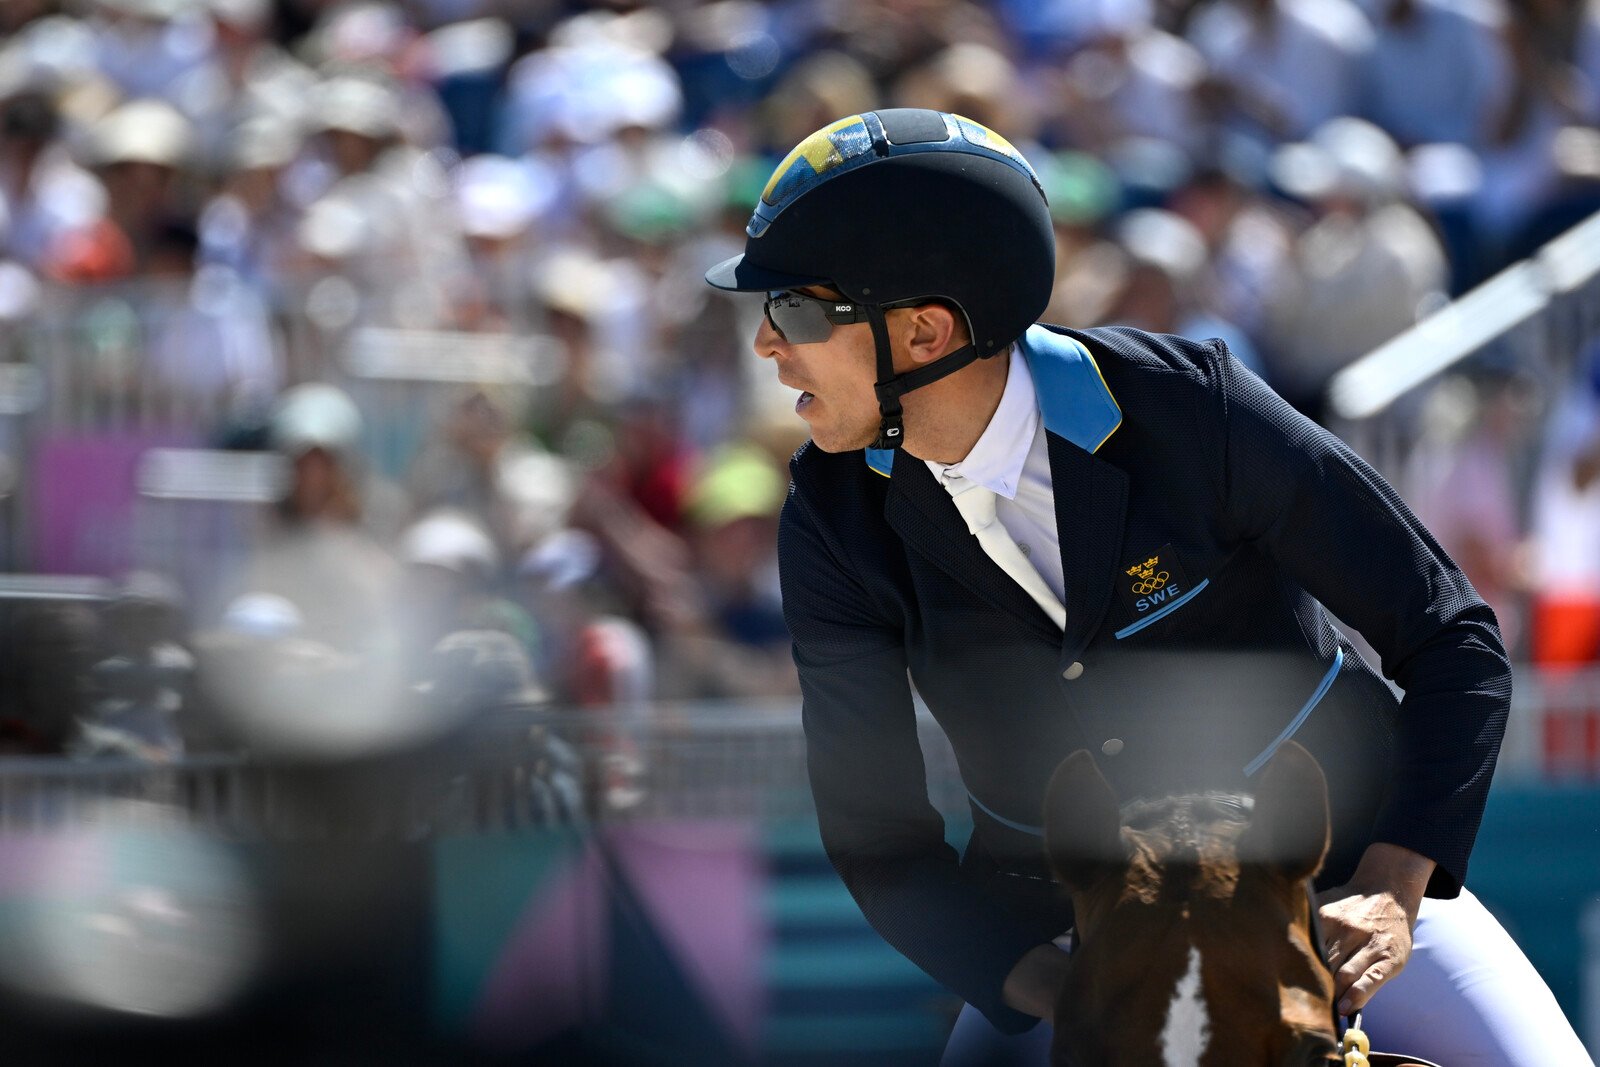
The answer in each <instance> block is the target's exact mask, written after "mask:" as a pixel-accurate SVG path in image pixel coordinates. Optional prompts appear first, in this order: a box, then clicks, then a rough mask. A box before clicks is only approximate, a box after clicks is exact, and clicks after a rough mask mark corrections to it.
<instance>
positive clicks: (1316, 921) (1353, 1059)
mask: <svg viewBox="0 0 1600 1067" xmlns="http://www.w3.org/2000/svg"><path fill="white" fill-rule="evenodd" d="M1306 911H1307V913H1308V915H1309V918H1310V920H1311V940H1312V943H1313V944H1315V945H1316V946H1317V959H1319V960H1321V961H1322V965H1323V966H1324V967H1326V968H1327V969H1328V973H1329V974H1330V975H1332V974H1333V973H1334V970H1333V962H1332V961H1331V960H1329V959H1328V948H1327V943H1326V942H1325V941H1324V940H1323V939H1322V921H1321V919H1320V918H1319V917H1318V915H1317V891H1316V887H1315V886H1313V885H1312V884H1311V879H1310V878H1307V879H1306ZM1332 1011H1333V1032H1334V1033H1335V1034H1337V1033H1338V1032H1339V1008H1338V1005H1334V1006H1333V1008H1332ZM1345 1022H1346V1025H1345V1029H1344V1039H1343V1042H1342V1043H1341V1044H1340V1046H1339V1047H1340V1050H1341V1052H1342V1055H1343V1059H1342V1060H1341V1061H1340V1062H1341V1063H1342V1064H1343V1067H1370V1064H1371V1061H1370V1060H1369V1059H1368V1058H1367V1057H1368V1056H1369V1055H1370V1054H1371V1053H1372V1043H1371V1042H1370V1041H1368V1040H1367V1035H1366V1033H1365V1032H1364V1031H1363V1030H1362V1029H1361V1013H1360V1012H1359V1011H1358V1012H1356V1013H1355V1014H1354V1015H1352V1016H1350V1017H1349V1018H1348V1019H1346V1020H1345Z"/></svg>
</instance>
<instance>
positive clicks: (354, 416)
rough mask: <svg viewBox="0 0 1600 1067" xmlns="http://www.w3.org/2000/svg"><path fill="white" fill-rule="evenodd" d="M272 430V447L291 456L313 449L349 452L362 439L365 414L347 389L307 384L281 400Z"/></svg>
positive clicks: (321, 383) (285, 395)
mask: <svg viewBox="0 0 1600 1067" xmlns="http://www.w3.org/2000/svg"><path fill="white" fill-rule="evenodd" d="M270 429H271V436H272V446H273V447H274V448H275V449H277V450H278V451H279V452H283V453H285V454H287V455H291V456H295V455H299V454H300V453H302V452H309V451H310V450H311V449H313V448H321V449H326V450H327V451H329V452H336V453H342V452H349V451H351V450H353V449H354V448H355V447H356V444H357V442H359V441H360V439H361V412H360V411H359V410H358V409H357V408H356V405H355V402H354V401H352V400H351V399H350V397H349V396H348V395H346V394H345V392H344V390H342V389H339V388H337V387H336V386H332V385H328V384H327V383H326V382H307V383H306V384H304V385H297V386H294V387H293V388H291V389H287V390H285V391H284V393H283V395H282V396H280V397H279V398H278V403H277V406H276V408H275V409H274V410H273V412H272V419H271V423H270Z"/></svg>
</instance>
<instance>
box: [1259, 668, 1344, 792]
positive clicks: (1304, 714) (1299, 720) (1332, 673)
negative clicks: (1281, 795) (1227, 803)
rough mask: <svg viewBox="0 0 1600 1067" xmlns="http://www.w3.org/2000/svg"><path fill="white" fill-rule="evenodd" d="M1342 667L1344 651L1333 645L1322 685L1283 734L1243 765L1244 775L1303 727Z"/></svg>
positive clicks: (1262, 762) (1261, 763)
mask: <svg viewBox="0 0 1600 1067" xmlns="http://www.w3.org/2000/svg"><path fill="white" fill-rule="evenodd" d="M1342 666H1344V649H1343V648H1341V647H1339V646H1338V645H1335V646H1334V648H1333V666H1331V667H1329V668H1328V673H1327V674H1324V675H1323V676H1322V684H1320V685H1318V686H1317V691H1316V692H1315V693H1312V694H1311V699H1310V700H1308V701H1306V706H1305V707H1303V708H1301V709H1300V714H1298V715H1296V716H1295V717H1294V718H1293V719H1290V720H1289V725H1288V726H1285V727H1284V728H1283V733H1281V734H1279V735H1278V736H1277V737H1276V738H1274V739H1273V742H1272V744H1270V745H1268V746H1267V747H1266V748H1264V749H1262V750H1261V755H1259V756H1257V757H1256V758H1255V759H1253V760H1251V761H1250V762H1249V763H1247V764H1245V768H1244V773H1245V774H1247V775H1251V774H1254V773H1256V772H1257V771H1259V770H1260V769H1261V768H1262V767H1263V766H1265V765H1266V762H1267V760H1269V759H1271V758H1272V754H1273V753H1274V752H1276V751H1278V749H1279V747H1280V746H1281V745H1282V744H1283V743H1284V742H1285V741H1287V740H1289V738H1291V737H1293V736H1294V735H1295V731H1297V730H1299V729H1300V727H1301V726H1303V725H1305V721H1306V720H1307V719H1308V718H1310V717H1311V712H1312V709H1314V708H1315V707H1316V706H1317V705H1318V704H1320V703H1322V698H1323V697H1325V696H1327V695H1328V690H1330V689H1332V688H1333V683H1334V680H1335V679H1336V678H1338V677H1339V668H1340V667H1342Z"/></svg>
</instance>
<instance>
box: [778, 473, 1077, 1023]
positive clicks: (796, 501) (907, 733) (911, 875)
mask: <svg viewBox="0 0 1600 1067" xmlns="http://www.w3.org/2000/svg"><path fill="white" fill-rule="evenodd" d="M778 548H779V570H780V577H781V580H782V586H783V605H784V615H785V618H786V619H787V621H788V624H789V630H790V633H791V634H792V635H793V638H794V658H795V663H796V665H797V667H798V670H799V676H800V690H801V696H802V701H803V705H802V707H803V710H802V716H803V720H804V725H805V734H806V752H807V763H808V769H809V774H810V778H811V788H812V793H813V795H814V797H815V800H816V807H817V820H818V823H819V826H820V829H821V833H822V843H823V846H824V848H825V849H826V850H827V853H828V858H829V859H830V860H831V861H832V863H833V866H834V868H835V869H836V870H837V871H838V872H839V876H840V878H841V879H842V880H843V881H844V884H845V885H846V887H848V889H849V891H850V893H851V895H852V896H853V897H854V898H855V900H856V903H857V904H858V905H859V906H860V907H861V911H862V913H863V914H864V915H865V916H866V918H867V921H868V922H869V923H870V924H871V925H872V926H873V928H874V929H875V930H877V932H878V933H879V934H880V935H881V936H882V937H883V938H884V940H886V941H888V942H889V944H890V945H892V946H893V947H894V948H895V949H897V950H898V951H899V952H900V953H901V954H902V955H904V956H906V957H907V958H909V959H910V960H911V961H912V962H913V963H915V964H916V965H917V966H919V967H921V968H922V969H923V970H924V971H926V972H927V973H928V974H929V975H930V976H932V977H933V978H934V979H935V980H936V981H938V982H939V983H940V984H941V985H943V986H944V987H945V988H947V989H949V990H951V991H952V992H954V993H956V994H958V995H959V996H960V997H961V998H962V999H963V1000H965V1001H966V1002H967V1003H969V1004H971V1005H973V1006H974V1007H976V1008H977V1009H978V1010H979V1011H981V1012H982V1013H983V1014H984V1015H985V1016H986V1017H987V1018H988V1019H989V1020H990V1021H991V1022H992V1023H993V1024H994V1025H995V1026H996V1027H997V1028H999V1029H1000V1030H1001V1031H1003V1032H1006V1033H1017V1032H1021V1031H1023V1030H1026V1029H1028V1028H1029V1027H1031V1026H1033V1025H1034V1024H1035V1023H1037V1022H1038V1020H1037V1019H1035V1018H1033V1017H1032V1016H1029V1015H1026V1014H1024V1013H1022V1012H1018V1011H1015V1010H1013V1009H1011V1008H1009V1007H1007V1006H1006V1005H1005V1003H1004V1002H1003V1000H1002V998H1001V988H1002V986H1003V984H1004V982H1005V978H1006V975H1007V974H1008V973H1009V972H1010V970H1011V968H1012V967H1013V966H1014V965H1015V964H1016V962H1017V961H1018V960H1019V959H1021V958H1022V956H1023V955H1025V954H1026V953H1027V952H1028V951H1029V950H1031V949H1033V948H1035V947H1036V946H1038V945H1040V944H1043V943H1045V942H1046V941H1048V940H1049V938H1050V937H1051V936H1052V935H1051V934H1048V933H1043V932H1041V931H1040V930H1038V929H1036V928H1034V927H1033V926H1031V925H1029V924H1028V923H1026V922H1024V921H1022V920H1020V919H1018V918H1017V917H1016V916H1014V915H1012V914H1009V913H1007V912H1006V911H1005V910H1004V909H1002V908H1000V907H999V906H997V905H996V904H995V903H994V902H993V901H991V900H989V899H987V898H986V896H985V894H984V893H983V891H982V888H981V887H980V886H978V885H976V884H974V882H973V881H972V879H971V878H969V877H968V876H967V875H966V874H965V873H964V872H963V871H962V869H961V866H960V863H959V861H958V858H957V856H956V852H955V850H954V849H953V848H951V847H950V845H948V844H947V843H946V842H945V837H944V820H943V819H942V818H941V817H940V815H939V813H938V811H937V810H936V809H935V808H934V807H933V805H932V804H931V803H930V802H929V800H928V791H927V778H926V772H925V768H924V766H923V759H922V748H921V746H920V744H919V742H918V740H917V723H916V712H915V707H914V705H913V702H912V698H911V687H910V681H909V679H908V676H907V672H906V655H905V648H904V636H903V633H902V631H901V628H900V626H898V625H896V624H894V623H892V622H891V621H889V620H887V619H886V618H884V617H883V612H882V610H881V609H877V610H875V609H874V605H873V604H872V601H871V598H870V596H869V595H868V593H867V591H866V589H865V588H864V587H863V585H862V584H861V583H860V582H859V581H858V580H857V579H856V577H855V576H854V575H853V574H852V572H851V570H850V568H849V567H847V566H846V565H845V564H844V563H843V562H842V553H840V552H838V551H836V550H835V548H833V547H830V544H829V542H828V539H827V537H826V536H825V533H824V526H823V524H822V523H821V522H819V521H818V519H817V516H816V515H815V513H814V512H813V510H812V509H811V507H810V506H808V504H807V503H806V502H804V501H803V500H801V499H800V498H799V496H798V494H796V493H795V492H793V491H791V494H790V497H789V500H788V502H787V503H786V504H785V506H784V511H783V516H782V521H781V525H780V532H779V543H778ZM1055 933H1060V931H1055Z"/></svg>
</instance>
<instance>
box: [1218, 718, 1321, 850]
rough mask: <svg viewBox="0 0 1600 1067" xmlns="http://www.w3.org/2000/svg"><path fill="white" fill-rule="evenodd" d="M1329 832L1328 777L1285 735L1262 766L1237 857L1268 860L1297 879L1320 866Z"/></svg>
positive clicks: (1302, 749) (1307, 754)
mask: <svg viewBox="0 0 1600 1067" xmlns="http://www.w3.org/2000/svg"><path fill="white" fill-rule="evenodd" d="M1328 834H1329V817H1328V781H1327V779H1326V778H1324V777H1323V774H1322V768H1321V767H1320V766H1319V765H1318V764H1317V760H1316V757H1314V756H1313V755H1311V753H1309V752H1307V751H1306V750H1305V749H1304V748H1302V747H1301V746H1300V745H1298V744H1296V743H1295V742H1293V741H1286V742H1284V744H1283V747H1281V748H1279V749H1278V751H1277V754H1276V755H1274V756H1273V757H1272V762H1271V763H1269V764H1267V769H1266V770H1265V771H1264V772H1262V775H1261V788H1259V789H1257V790H1256V799H1255V811H1254V813H1253V814H1252V815H1251V817H1250V828H1249V829H1248V830H1246V831H1245V832H1244V836H1242V837H1241V838H1240V839H1239V858H1240V859H1242V860H1247V861H1250V862H1254V863H1267V864H1271V865H1273V866H1275V867H1277V868H1278V869H1279V870H1280V871H1281V872H1282V873H1283V874H1284V876H1285V877H1287V878H1289V879H1291V880H1295V881H1298V880H1300V879H1302V878H1309V877H1311V876H1312V875H1314V874H1316V873H1317V871H1318V870H1319V869H1320V868H1321V867H1322V861H1323V859H1324V858H1325V857H1326V856H1327V854H1328Z"/></svg>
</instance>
